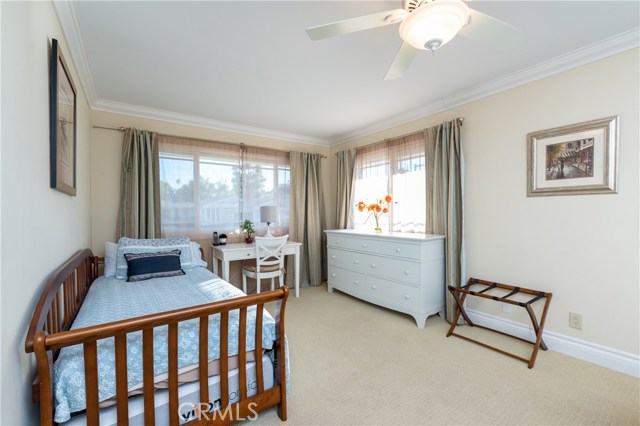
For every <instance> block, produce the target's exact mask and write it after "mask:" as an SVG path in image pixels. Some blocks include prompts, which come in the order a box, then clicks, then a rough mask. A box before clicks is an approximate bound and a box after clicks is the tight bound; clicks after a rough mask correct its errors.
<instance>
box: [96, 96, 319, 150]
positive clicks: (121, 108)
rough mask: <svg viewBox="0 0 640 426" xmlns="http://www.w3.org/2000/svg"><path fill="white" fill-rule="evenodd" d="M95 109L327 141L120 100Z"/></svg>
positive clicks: (285, 138)
mask: <svg viewBox="0 0 640 426" xmlns="http://www.w3.org/2000/svg"><path fill="white" fill-rule="evenodd" d="M92 109H94V110H96V111H103V112H111V113H115V114H124V115H131V116H135V117H140V118H148V119H151V120H160V121H168V122H171V123H177V124H186V125H190V126H197V127H203V128H206V129H213V130H219V131H224V132H233V133H240V134H243V135H250V136H258V137H263V138H270V139H278V140H282V141H289V142H297V143H302V144H306V145H315V146H322V147H328V146H329V142H328V141H327V140H325V139H321V138H316V137H313V136H307V135H299V134H296V133H289V132H282V131H279V130H273V129H265V128H262V127H252V126H246V125H243V124H237V123H230V122H227V121H220V120H214V119H211V118H206V117H199V116H195V115H189V114H181V113H177V112H172V111H166V110H160V109H154V108H147V107H143V106H139V105H130V104H125V103H120V102H114V101H108V100H104V99H98V100H97V101H96V102H95V104H94V106H93V108H92Z"/></svg>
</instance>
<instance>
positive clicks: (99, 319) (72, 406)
mask: <svg viewBox="0 0 640 426" xmlns="http://www.w3.org/2000/svg"><path fill="white" fill-rule="evenodd" d="M242 296H244V293H243V292H242V291H240V290H239V289H237V288H236V287H234V286H233V285H231V284H229V283H228V282H226V281H224V280H222V279H220V278H219V277H217V276H216V275H214V274H213V273H211V272H210V271H208V270H206V269H204V268H201V267H197V268H194V269H192V270H189V271H186V275H183V276H178V277H167V278H155V279H150V280H147V281H142V282H137V283H128V282H125V281H122V280H117V279H115V278H105V277H99V278H98V279H96V281H95V282H94V283H93V284H92V285H91V288H90V289H89V292H88V294H87V296H86V298H85V300H84V302H83V304H82V307H81V309H80V311H79V312H78V315H77V317H76V319H75V321H74V323H73V326H72V327H71V328H72V329H78V328H83V327H90V326H93V325H97V324H104V323H109V322H113V321H118V320H122V319H127V318H132V317H138V316H143V315H149V314H153V313H158V312H165V311H171V310H175V309H182V308H186V307H190V306H196V305H200V304H205V303H210V302H214V301H219V300H228V299H233V298H236V297H242ZM255 312H256V308H255V306H254V307H250V308H248V309H247V336H246V349H247V351H252V350H253V349H255V342H254V338H255V331H254V330H255V317H256V315H255ZM219 323H220V315H211V316H210V317H209V342H208V343H209V344H208V346H209V356H210V359H209V360H210V361H211V360H215V359H218V358H219V352H220V348H219V340H220V338H219V336H220V324H219ZM198 330H199V322H198V320H190V321H184V322H181V323H180V324H179V326H178V368H179V369H180V370H181V371H180V373H184V372H185V371H184V370H185V369H186V370H188V369H189V367H193V366H197V365H198V353H199V351H198V348H199V339H198V336H199V332H198ZM238 333H239V314H238V311H237V310H236V311H232V312H230V313H229V339H228V355H229V356H230V357H232V356H234V355H237V353H238V347H239V344H238ZM141 335H142V333H141V332H136V333H129V334H128V335H127V379H128V383H127V387H128V388H129V389H132V388H135V387H139V386H140V384H141V383H142V336H141ZM274 341H275V321H274V319H273V317H271V315H269V313H268V312H267V311H266V310H265V311H264V318H263V332H262V347H263V348H264V349H269V348H271V347H272V346H273V342H274ZM167 348H168V332H167V327H166V326H163V327H156V328H155V329H154V337H153V352H154V363H153V365H154V376H155V377H160V376H163V375H164V376H165V379H166V374H165V373H167V371H168V357H167ZM97 349H98V371H99V372H100V374H99V375H98V399H99V401H106V400H108V399H109V398H112V397H113V396H115V394H116V392H115V362H114V361H115V350H114V341H113V338H108V339H102V340H99V341H98V348H97ZM84 387H85V385H84V355H83V349H82V345H75V346H71V347H66V348H63V349H62V350H61V351H60V355H59V357H58V359H57V360H56V362H55V364H54V395H55V417H54V420H55V421H56V422H58V423H62V422H65V421H67V420H69V418H70V415H71V413H74V412H78V411H82V410H84V409H85V408H86V401H85V398H84V396H85V389H84Z"/></svg>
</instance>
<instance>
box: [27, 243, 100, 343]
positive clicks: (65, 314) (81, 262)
mask: <svg viewBox="0 0 640 426" xmlns="http://www.w3.org/2000/svg"><path fill="white" fill-rule="evenodd" d="M101 263H103V259H102V258H99V257H96V256H94V255H93V252H92V251H91V250H89V249H84V250H80V251H78V252H77V253H76V254H74V255H73V256H72V257H71V258H70V259H69V260H68V261H67V262H65V263H64V264H63V265H62V266H60V267H59V268H58V269H57V270H56V271H55V272H53V274H52V275H51V277H50V278H49V281H48V282H47V284H46V286H45V287H44V289H43V291H42V293H41V295H40V299H39V300H38V304H37V305H36V308H35V311H34V312H33V317H32V318H31V323H29V330H28V331H27V338H26V340H25V344H24V347H25V350H26V351H27V352H33V339H34V337H35V334H36V333H37V332H38V331H40V330H45V331H46V332H47V333H48V334H52V333H57V332H60V331H66V330H68V329H69V327H70V326H71V324H72V323H73V320H74V319H75V317H76V315H77V313H78V310H79V308H80V306H81V305H82V302H83V301H84V297H85V296H86V295H87V291H88V290H89V286H91V283H92V282H93V280H94V279H95V278H96V277H97V276H98V265H99V264H101Z"/></svg>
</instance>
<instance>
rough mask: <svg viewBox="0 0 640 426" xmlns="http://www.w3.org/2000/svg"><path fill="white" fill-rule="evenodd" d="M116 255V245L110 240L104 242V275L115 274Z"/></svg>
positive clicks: (113, 275)
mask: <svg viewBox="0 0 640 426" xmlns="http://www.w3.org/2000/svg"><path fill="white" fill-rule="evenodd" d="M117 256H118V245H117V244H116V243H112V242H110V241H106V242H105V243H104V276H105V277H115V276H116V258H117Z"/></svg>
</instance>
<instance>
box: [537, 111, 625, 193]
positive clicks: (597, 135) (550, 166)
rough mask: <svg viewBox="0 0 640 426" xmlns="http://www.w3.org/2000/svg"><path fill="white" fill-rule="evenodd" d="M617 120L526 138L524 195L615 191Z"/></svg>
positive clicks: (587, 124) (580, 124)
mask: <svg viewBox="0 0 640 426" xmlns="http://www.w3.org/2000/svg"><path fill="white" fill-rule="evenodd" d="M619 121H620V119H619V117H617V116H616V117H607V118H602V119H599V120H593V121H587V122H584V123H579V124H573V125H570V126H564V127H557V128H555V129H549V130H542V131H539V132H534V133H529V134H528V135H527V141H528V149H527V196H528V197H535V196H543V195H578V194H606V193H615V192H616V180H617V174H618V126H619Z"/></svg>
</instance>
